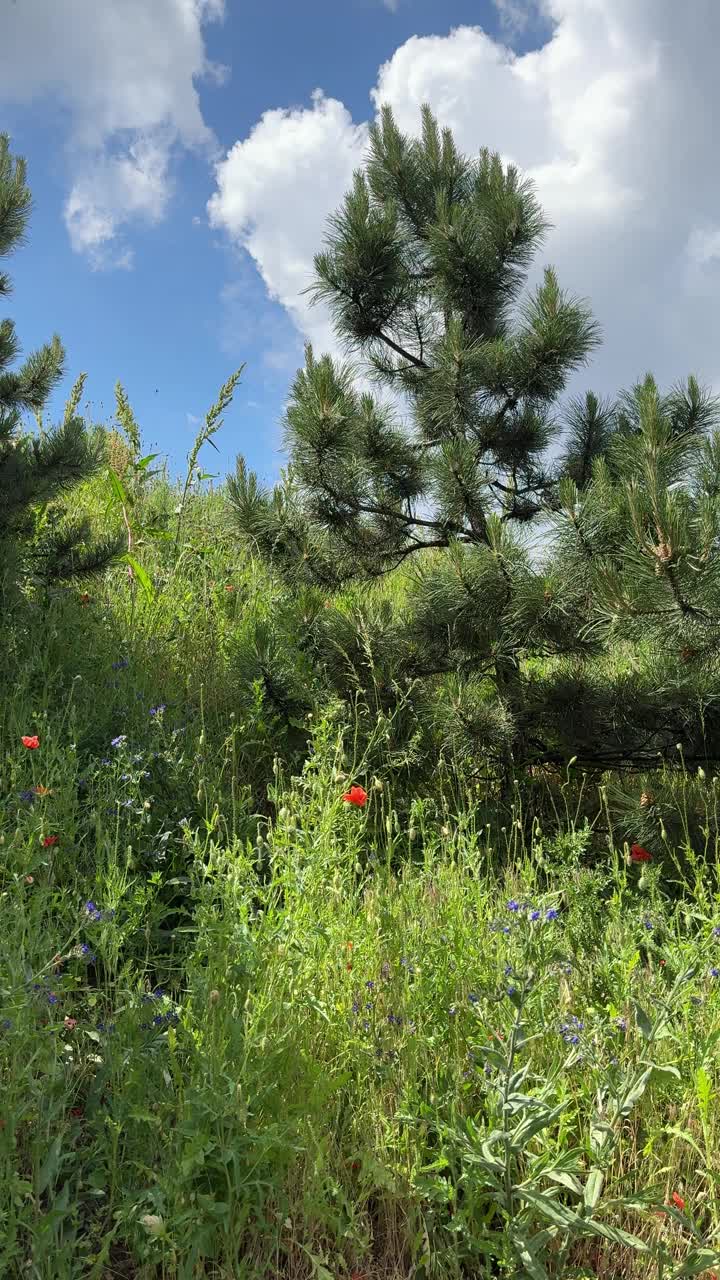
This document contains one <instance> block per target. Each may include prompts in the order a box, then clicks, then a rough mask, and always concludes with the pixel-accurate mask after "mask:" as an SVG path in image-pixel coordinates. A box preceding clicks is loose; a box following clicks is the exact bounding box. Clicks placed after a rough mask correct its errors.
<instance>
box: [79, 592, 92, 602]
mask: <svg viewBox="0 0 720 1280" xmlns="http://www.w3.org/2000/svg"><path fill="white" fill-rule="evenodd" d="M80 603H81V604H89V603H90V596H89V594H88V592H87V591H83V592H82V595H81V596H80Z"/></svg>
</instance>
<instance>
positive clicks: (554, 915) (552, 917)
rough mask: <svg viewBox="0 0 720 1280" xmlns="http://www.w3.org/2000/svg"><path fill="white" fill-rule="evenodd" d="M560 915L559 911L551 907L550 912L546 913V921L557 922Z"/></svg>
mask: <svg viewBox="0 0 720 1280" xmlns="http://www.w3.org/2000/svg"><path fill="white" fill-rule="evenodd" d="M559 914H560V913H559V911H557V910H556V909H555V907H550V909H549V911H546V912H545V919H546V920H547V921H548V922H549V921H551V920H557V918H558V915H559Z"/></svg>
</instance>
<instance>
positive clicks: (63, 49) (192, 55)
mask: <svg viewBox="0 0 720 1280" xmlns="http://www.w3.org/2000/svg"><path fill="white" fill-rule="evenodd" d="M223 11H224V0H152V3H148V0H72V3H70V4H60V3H51V4H48V3H47V0H21V2H19V3H17V4H7V3H6V4H4V5H3V6H2V9H1V10H0V47H1V48H2V50H3V59H2V61H3V71H2V77H1V78H0V102H5V103H14V104H20V105H22V104H26V103H30V102H36V101H38V100H42V99H43V98H47V99H48V100H49V101H52V103H53V108H54V109H55V110H57V108H58V106H61V107H62V108H63V109H64V110H65V111H66V112H67V114H68V118H69V129H70V132H69V136H68V139H67V163H68V167H69V171H70V175H71V189H70V193H69V195H68V197H67V201H66V205H65V211H64V212H65V221H66V224H67V227H68V231H69V234H70V238H71V243H72V245H73V248H74V249H75V250H77V251H78V252H84V253H87V254H88V255H89V257H90V260H91V262H92V263H93V265H95V266H99V265H114V266H127V265H129V263H130V261H131V253H130V251H129V250H128V248H127V247H126V246H124V245H123V243H122V238H121V233H122V231H123V230H124V229H125V228H126V227H127V225H128V224H131V223H133V222H136V221H144V222H148V223H150V224H153V223H156V222H158V221H159V220H160V219H161V218H162V217H163V215H164V213H165V211H166V208H167V204H168V200H169V198H170V195H171V193H172V181H171V176H170V175H171V165H172V159H173V154H174V152H175V151H176V150H177V149H178V148H180V147H186V148H206V149H209V150H210V151H211V153H213V152H214V151H215V141H214V138H213V135H212V132H211V131H210V129H209V128H208V127H207V125H206V124H205V122H204V120H203V117H202V112H201V110H200V103H199V99H198V92H197V87H196V81H197V80H198V78H200V77H202V76H206V77H210V78H212V79H214V80H215V81H216V82H218V81H220V82H221V81H222V80H223V78H224V76H225V74H226V68H222V67H218V66H217V65H215V64H212V63H210V62H209V61H208V59H207V56H206V53H205V46H204V41H203V30H202V28H203V24H204V23H206V22H208V21H211V20H216V19H220V18H222V16H223Z"/></svg>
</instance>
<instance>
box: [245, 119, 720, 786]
mask: <svg viewBox="0 0 720 1280" xmlns="http://www.w3.org/2000/svg"><path fill="white" fill-rule="evenodd" d="M544 230H545V223H544V220H543V217H542V214H541V212H540V210H539V207H538V205H537V202H536V200H535V197H534V194H533V191H532V188H531V186H530V184H529V183H527V182H526V181H524V180H522V179H521V178H520V176H519V174H518V173H517V171H516V170H515V169H514V168H513V167H512V166H511V167H509V168H507V169H504V168H503V166H502V164H501V162H500V160H499V158H498V157H497V156H492V155H490V154H489V153H488V152H487V151H482V152H481V153H480V155H479V156H478V157H477V158H475V159H469V158H467V157H463V156H461V155H459V153H458V152H457V150H456V148H455V146H454V143H453V140H452V137H451V135H450V133H449V132H448V131H447V130H445V131H444V132H443V133H442V135H440V133H439V131H438V127H437V124H436V122H435V120H434V119H433V117H432V115H431V114H430V112H429V110H427V109H425V110H424V111H423V128H422V137H421V138H420V139H419V140H410V139H408V138H406V137H405V136H404V135H402V134H401V133H400V131H399V130H398V128H397V126H396V124H395V122H394V120H393V116H392V113H391V112H390V110H389V109H384V110H383V112H382V116H381V122H380V123H379V124H377V125H375V126H373V128H372V129H371V138H370V150H369V155H368V158H367V162H366V166H365V170H364V171H363V172H359V173H358V174H356V177H355V180H354V184H353V187H352V189H351V191H350V192H349V193H348V195H347V196H346V198H345V202H344V205H343V206H342V208H341V210H340V211H339V212H338V213H337V214H336V215H335V217H334V218H333V219H332V220H331V224H330V229H329V232H328V235H327V238H326V248H325V249H324V251H323V252H322V253H320V254H318V255H317V257H316V259H315V270H316V283H315V286H314V294H315V297H316V298H317V299H319V300H323V301H325V302H326V303H328V304H329V306H330V309H331V312H332V314H333V317H334V320H335V328H336V332H337V334H338V336H339V337H340V338H341V339H342V340H343V341H344V342H345V343H346V344H347V346H348V349H349V350H351V351H352V352H353V353H354V354H355V356H357V357H358V358H359V359H360V361H362V362H364V364H363V365H362V367H363V368H364V371H365V375H366V379H367V376H368V375H369V376H372V377H373V378H374V379H375V381H376V382H378V383H379V384H380V386H381V388H384V392H385V398H382V397H380V396H373V395H371V394H370V393H369V392H368V391H367V390H365V389H363V388H362V387H361V386H360V385H359V384H358V381H357V377H356V370H355V369H354V368H353V367H352V366H351V365H350V364H338V363H337V362H336V361H334V360H332V359H331V358H330V357H329V356H323V357H321V358H316V356H315V354H314V353H313V351H312V350H311V349H310V348H308V350H307V353H306V362H305V367H304V369H301V370H300V372H299V373H298V375H297V377H296V379H295V382H294V385H293V389H292V395H291V399H290V404H289V407H288V410H287V414H286V433H287V444H288V449H289V455H290V466H289V468H288V471H287V473H286V475H285V476H284V478H283V480H282V482H281V484H280V485H278V486H277V487H276V488H275V490H274V491H273V492H272V493H269V492H267V491H265V490H264V489H263V488H262V486H261V485H260V483H259V481H258V480H257V478H256V477H255V476H254V475H253V474H251V473H249V472H248V470H247V467H246V465H245V463H244V461H243V459H242V458H240V459H238V464H237V469H236V473H235V475H234V476H232V477H230V478H229V480H228V493H229V496H230V500H231V502H232V504H233V506H234V509H235V515H236V521H237V524H238V528H239V530H240V532H241V535H242V537H243V538H244V539H245V540H246V541H249V543H250V544H251V545H252V546H253V547H255V548H256V549H257V550H258V551H259V553H260V554H261V555H262V556H263V558H264V559H265V560H266V561H268V562H269V563H271V564H272V565H273V566H274V568H276V569H277V570H278V571H279V572H280V573H281V574H282V575H283V577H284V578H285V579H286V580H287V581H289V582H290V583H291V584H292V586H293V588H294V589H295V590H298V589H307V588H308V587H309V586H317V587H318V588H319V589H320V590H321V591H322V592H323V593H324V594H328V593H330V592H337V591H338V589H339V588H341V587H343V586H345V585H346V584H348V583H355V582H356V583H358V584H362V583H367V582H368V581H371V580H373V579H375V578H377V577H382V576H384V575H386V574H389V573H391V572H392V573H394V576H397V573H398V569H399V567H400V566H402V567H403V569H404V582H405V584H406V587H405V590H404V592H403V599H402V604H401V606H399V607H398V605H396V604H394V602H393V601H392V595H391V594H390V595H388V596H384V597H383V608H382V609H380V610H378V609H376V608H375V607H374V600H375V598H376V597H374V596H373V595H370V601H371V603H370V604H369V606H367V607H366V605H365V603H364V600H363V597H362V594H359V596H358V600H359V604H358V607H357V608H355V609H354V611H353V612H352V613H349V612H348V611H344V612H343V613H342V615H339V614H338V613H337V612H336V611H334V610H331V611H330V613H329V614H324V613H323V612H322V611H320V610H318V611H317V616H316V620H315V623H314V625H313V628H312V633H311V635H310V637H309V639H308V643H309V645H310V646H311V647H312V650H313V653H314V657H315V660H316V661H317V663H318V665H319V666H320V667H321V668H322V669H323V670H324V671H325V672H326V674H327V678H328V680H329V682H330V683H331V685H332V686H333V687H334V689H335V690H336V691H337V692H340V693H341V694H342V695H343V696H345V697H346V698H348V699H350V698H355V697H357V695H358V693H360V694H361V695H362V697H363V699H364V701H365V703H366V706H367V709H368V717H369V720H370V721H372V719H373V717H374V716H375V715H376V714H377V713H378V711H379V710H381V711H382V712H385V713H389V714H390V715H391V717H392V718H393V720H394V723H395V725H396V727H397V730H398V734H399V742H402V745H403V747H404V749H406V751H407V752H408V753H409V754H413V751H415V750H416V749H417V750H418V753H419V754H424V755H425V759H426V762H427V764H428V767H429V768H434V767H435V765H436V763H437V760H438V757H439V755H441V754H445V755H447V754H451V755H452V756H453V757H454V758H455V759H457V760H459V761H460V762H461V764H462V767H470V766H471V762H472V761H473V760H474V759H475V758H476V757H477V756H478V755H479V754H481V755H482V757H483V760H484V762H485V765H486V767H487V768H489V769H492V770H493V771H494V772H495V774H496V776H498V777H501V778H502V779H503V780H504V784H505V787H506V789H507V787H509V785H510V780H511V777H512V774H513V771H514V770H517V769H518V768H519V767H521V766H527V765H531V766H532V765H538V764H543V763H562V762H563V761H566V760H568V759H569V758H570V757H572V756H576V757H578V758H579V759H581V760H582V761H583V762H585V763H586V764H587V765H588V766H589V767H594V768H596V769H598V770H602V768H604V767H607V766H608V765H615V766H624V767H629V768H637V767H643V766H644V765H646V764H647V763H648V760H649V759H650V758H651V757H652V758H653V759H655V758H656V757H657V753H658V752H660V753H662V754H663V755H664V756H665V757H666V758H667V757H668V753H669V752H670V753H672V752H674V751H675V745H676V743H677V742H678V741H679V742H680V743H681V744H682V746H683V750H684V751H685V753H686V755H687V756H688V758H690V757H693V758H696V759H698V760H701V759H702V760H705V761H706V760H707V759H708V758H710V759H716V758H718V755H719V754H720V735H719V734H718V730H717V726H716V719H717V712H716V707H715V701H716V699H715V693H714V689H713V685H712V679H711V676H710V672H711V670H712V669H713V664H714V663H715V661H716V657H717V643H718V616H719V615H718V609H717V581H718V564H719V563H720V557H719V555H718V551H719V548H718V527H719V522H720V490H719V487H718V482H717V465H716V464H717V459H718V456H720V455H719V454H718V438H719V437H718V434H717V432H716V433H715V434H714V435H710V433H711V432H712V431H713V429H714V428H716V427H717V424H718V405H717V402H716V400H714V399H713V398H712V397H711V396H709V395H708V393H707V392H705V391H703V390H702V389H701V388H700V386H699V385H698V383H697V380H696V379H695V378H692V377H691V378H690V379H689V380H688V382H687V384H685V385H683V386H680V387H677V388H675V389H674V390H673V391H672V392H671V393H670V394H669V395H667V396H664V397H662V396H660V394H659V392H658V390H657V388H656V386H655V384H654V382H653V381H652V379H650V378H649V379H647V380H646V381H645V383H644V384H642V385H640V386H638V387H636V388H634V389H633V391H631V392H629V393H627V394H623V395H621V396H620V397H619V398H618V400H617V402H611V401H601V400H600V399H599V398H598V397H597V396H595V395H594V394H593V393H591V392H590V393H588V394H587V395H586V396H585V397H584V398H582V399H576V400H574V401H572V402H571V403H570V405H569V406H568V408H567V411H566V413H565V415H564V418H565V422H564V426H562V425H561V420H560V419H559V418H558V416H557V415H556V412H555V402H556V400H557V397H558V396H559V394H560V393H561V391H562V389H563V386H564V384H565V381H566V379H567V376H568V375H569V374H570V373H571V372H572V371H573V370H576V369H577V368H578V367H579V366H581V365H582V364H583V363H584V361H585V360H586V358H587V356H588V354H589V353H590V351H591V350H592V348H593V347H594V345H595V343H596V341H597V336H598V335H597V328H596V326H595V324H594V322H593V321H592V320H591V318H590V314H589V311H588V309H587V307H586V306H585V305H584V304H581V303H579V302H577V301H574V300H572V299H570V298H568V297H566V296H565V294H563V292H562V291H561V289H560V287H559V284H558V282H557V279H556V277H555V274H554V272H553V271H552V270H551V269H550V268H548V269H547V270H546V271H545V275H544V278H543V283H542V284H541V285H540V287H539V288H538V289H537V290H536V292H535V293H534V294H533V295H532V296H531V297H530V298H529V299H527V298H526V299H525V300H524V301H523V300H522V299H521V296H520V295H521V290H522V286H523V284H524V281H525V276H526V273H527V270H528V268H529V266H530V264H531V261H532V259H533V257H534V254H535V252H536V250H537V248H538V246H539V245H540V243H541V241H542V236H543V233H544ZM403 410H404V411H405V412H404V416H401V414H402V411H403ZM533 538H534V539H535V541H534V543H533ZM619 638H621V639H622V640H623V641H624V642H625V645H626V647H627V651H626V652H624V650H623V647H622V645H621V644H618V639H619ZM643 641H648V642H652V644H653V649H652V657H651V659H650V660H649V661H647V662H645V663H643V664H642V669H640V668H639V666H638V663H637V651H638V647H639V644H640V643H642V642H643ZM669 645H670V646H672V649H673V650H674V654H675V658H676V661H675V663H674V665H673V662H672V660H671V661H670V663H669V664H668V657H670V658H672V653H671V652H670V651H669V649H668V646H669ZM618 655H621V657H622V659H626V661H622V660H621V662H620V663H618V661H617V658H618ZM602 660H604V662H602ZM680 660H681V661H682V662H685V663H690V664H691V666H690V668H688V669H683V668H682V667H681V666H679V665H678V663H679V662H680ZM601 664H602V672H601V673H600V671H599V667H600V665H601ZM540 672H541V675H540V677H539V673H540ZM401 726H402V728H401ZM419 744H422V746H419ZM671 758H672V755H671Z"/></svg>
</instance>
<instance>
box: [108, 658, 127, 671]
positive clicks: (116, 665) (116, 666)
mask: <svg viewBox="0 0 720 1280" xmlns="http://www.w3.org/2000/svg"><path fill="white" fill-rule="evenodd" d="M129 666H130V659H129V658H118V660H117V662H113V664H112V669H113V671H124V670H125V668H126V667H129Z"/></svg>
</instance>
